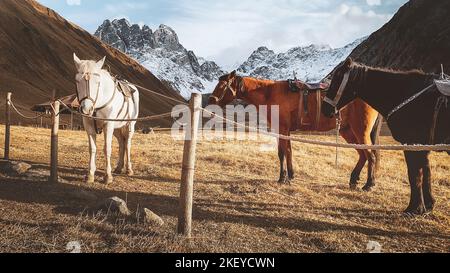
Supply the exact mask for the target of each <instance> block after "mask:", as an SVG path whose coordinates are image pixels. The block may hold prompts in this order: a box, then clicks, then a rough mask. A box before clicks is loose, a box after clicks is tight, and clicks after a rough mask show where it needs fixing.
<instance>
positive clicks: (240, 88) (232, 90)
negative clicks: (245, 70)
mask: <svg viewBox="0 0 450 273" xmlns="http://www.w3.org/2000/svg"><path fill="white" fill-rule="evenodd" d="M236 79H237V77H233V78H231V79H229V80H228V81H227V82H226V87H225V88H224V89H223V92H222V95H220V97H217V96H213V95H211V96H210V98H213V99H215V100H216V102H219V101H221V100H223V98H224V97H225V95H226V94H227V92H228V90H230V91H231V93H232V94H233V98H236V97H237V95H238V92H240V91H241V90H242V84H243V82H242V80H241V81H240V83H239V85H238V90H236V89H234V88H233V86H231V85H232V84H233V82H234V81H235V80H236Z"/></svg>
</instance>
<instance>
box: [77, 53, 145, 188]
mask: <svg viewBox="0 0 450 273" xmlns="http://www.w3.org/2000/svg"><path fill="white" fill-rule="evenodd" d="M73 58H74V61H75V66H76V69H77V74H76V76H75V79H76V84H77V97H78V101H79V103H80V112H81V113H82V114H84V115H88V116H91V117H94V116H95V117H98V118H103V119H136V118H137V117H138V116H139V92H138V90H137V88H136V87H135V86H132V85H128V86H129V87H130V88H132V89H133V91H134V92H133V93H132V95H131V96H130V97H128V96H125V95H124V94H123V93H122V92H121V91H120V89H119V87H118V86H119V85H118V84H119V83H118V81H117V80H116V79H115V78H113V77H112V76H111V75H110V74H109V72H108V71H106V70H104V69H102V67H103V65H104V63H105V59H106V57H104V58H103V59H101V60H100V61H98V62H95V61H90V60H80V59H79V58H78V57H77V55H76V54H75V53H74V54H73ZM135 124H136V122H135V121H131V122H118V121H101V120H96V121H95V120H93V119H91V118H88V117H83V125H84V129H85V130H86V132H87V134H88V138H89V152H90V159H89V172H88V174H87V176H86V182H87V183H93V182H94V177H95V171H96V164H95V159H96V154H97V145H96V136H97V133H99V132H100V131H103V132H104V134H105V159H106V168H105V169H106V173H105V176H104V183H106V184H108V183H111V182H112V181H113V176H112V173H111V152H112V151H111V150H112V147H111V146H112V137H113V135H114V136H115V137H116V138H117V140H118V142H119V161H118V163H117V168H116V169H115V171H114V173H116V174H120V173H122V171H123V167H124V160H125V162H126V172H127V174H128V175H129V176H131V175H133V169H132V166H131V138H132V137H133V134H134V126H135Z"/></svg>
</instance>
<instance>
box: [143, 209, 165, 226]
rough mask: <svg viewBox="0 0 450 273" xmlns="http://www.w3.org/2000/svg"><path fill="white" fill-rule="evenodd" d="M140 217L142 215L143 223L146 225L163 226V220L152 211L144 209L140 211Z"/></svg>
mask: <svg viewBox="0 0 450 273" xmlns="http://www.w3.org/2000/svg"><path fill="white" fill-rule="evenodd" d="M142 215H143V219H144V223H146V224H150V225H157V226H162V225H164V220H163V219H162V218H161V217H159V216H158V215H157V214H156V213H154V212H153V211H151V210H149V209H147V208H144V209H143V210H142Z"/></svg>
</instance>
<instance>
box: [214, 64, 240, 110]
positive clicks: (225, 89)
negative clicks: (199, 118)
mask: <svg viewBox="0 0 450 273" xmlns="http://www.w3.org/2000/svg"><path fill="white" fill-rule="evenodd" d="M240 79H241V77H239V76H237V75H236V71H233V72H231V73H230V74H227V75H223V76H222V77H220V78H219V83H218V84H217V86H216V88H215V89H214V92H213V93H212V94H211V96H209V100H208V104H213V105H219V106H220V107H224V106H225V105H227V104H229V103H230V102H232V101H233V100H234V99H236V98H237V96H238V92H239V90H240V89H241V86H240V85H241V80H240Z"/></svg>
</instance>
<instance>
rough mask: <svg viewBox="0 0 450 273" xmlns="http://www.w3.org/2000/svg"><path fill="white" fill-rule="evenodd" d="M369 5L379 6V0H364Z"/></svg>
mask: <svg viewBox="0 0 450 273" xmlns="http://www.w3.org/2000/svg"><path fill="white" fill-rule="evenodd" d="M366 2H367V5H369V6H379V5H381V0H366Z"/></svg>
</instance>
